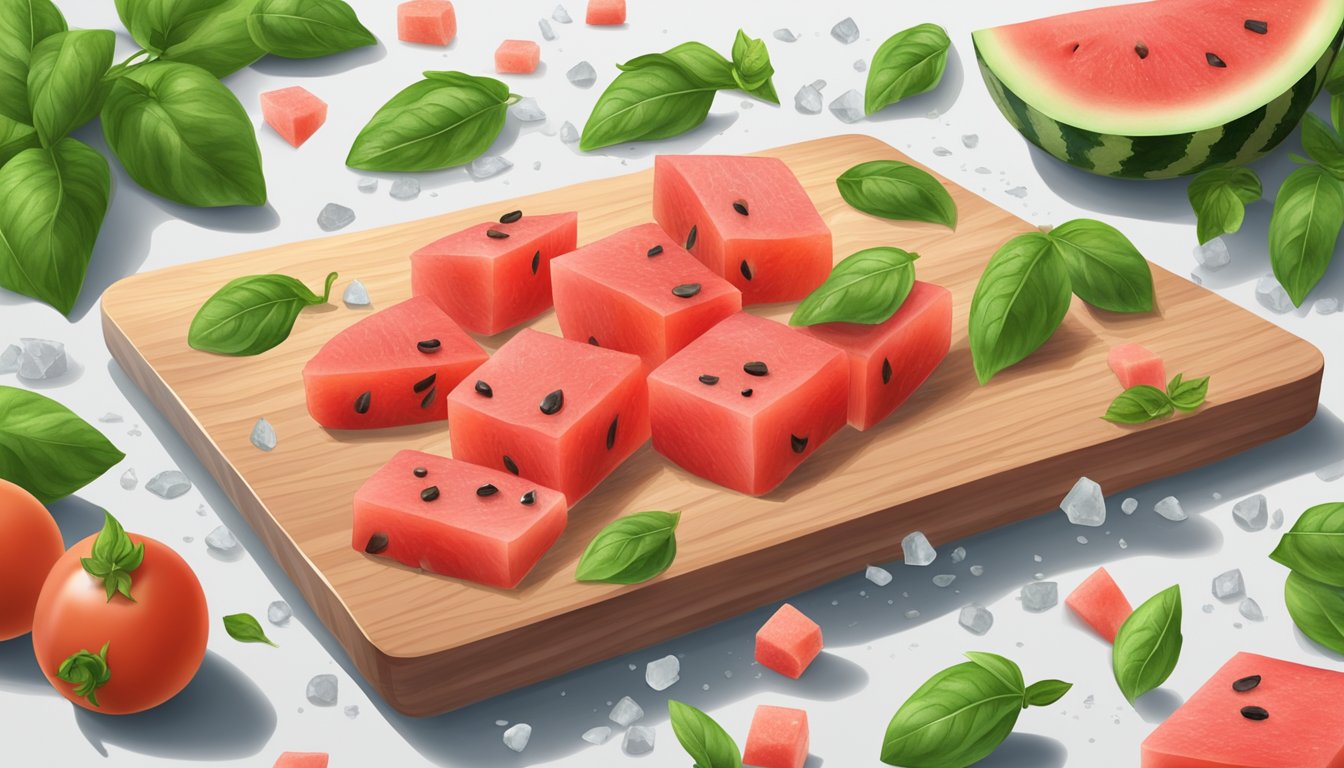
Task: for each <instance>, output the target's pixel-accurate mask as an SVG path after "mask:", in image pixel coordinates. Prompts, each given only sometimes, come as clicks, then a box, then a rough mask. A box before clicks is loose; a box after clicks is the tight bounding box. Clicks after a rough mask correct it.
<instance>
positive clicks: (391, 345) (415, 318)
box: [303, 298, 486, 429]
mask: <svg viewBox="0 0 1344 768" xmlns="http://www.w3.org/2000/svg"><path fill="white" fill-rule="evenodd" d="M485 360H486V354H485V350H483V349H481V347H480V346H479V345H478V344H477V343H476V342H475V341H473V340H472V338H471V337H470V336H468V335H467V334H466V333H465V332H464V331H463V330H462V329H461V328H460V327H458V325H457V323H455V322H453V319H452V318H451V317H448V316H447V315H445V314H444V313H443V310H441V309H439V308H438V307H437V306H435V305H434V302H432V301H430V300H429V299H426V298H413V299H410V300H409V301H403V302H402V303H400V304H396V305H394V306H391V307H388V308H387V309H384V310H380V311H378V312H375V313H373V314H371V315H369V316H367V317H365V318H363V319H361V320H360V321H359V322H357V323H355V324H354V325H352V326H350V327H349V328H346V329H345V330H344V331H341V332H340V333H338V334H336V336H334V337H333V338H332V339H331V340H330V341H328V342H327V343H326V344H323V345H322V348H321V349H319V350H318V352H317V354H316V355H314V356H313V359H311V360H309V361H308V364H307V365H305V366H304V367H303V388H304V392H305V394H306V395H307V398H308V413H309V414H311V415H312V417H313V420H314V421H316V422H317V423H318V424H321V425H322V426H324V427H326V428H328V429H376V428H380V427H398V426H403V425H406V424H419V423H422V422H426V421H441V420H443V419H444V418H446V417H447V415H448V406H447V398H446V397H445V396H444V395H445V394H446V393H447V392H448V391H449V390H451V389H452V388H453V387H455V386H457V383H458V382H459V381H461V380H462V379H463V378H464V377H466V376H467V375H468V374H470V373H471V372H472V371H474V370H476V369H477V368H478V367H480V365H481V363H484V362H485Z"/></svg>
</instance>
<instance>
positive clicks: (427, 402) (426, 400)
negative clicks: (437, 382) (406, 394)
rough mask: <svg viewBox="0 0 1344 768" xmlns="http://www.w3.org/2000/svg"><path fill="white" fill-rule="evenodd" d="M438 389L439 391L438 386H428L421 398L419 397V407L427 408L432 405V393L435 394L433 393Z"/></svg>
mask: <svg viewBox="0 0 1344 768" xmlns="http://www.w3.org/2000/svg"><path fill="white" fill-rule="evenodd" d="M438 391H439V388H438V387H430V388H429V391H428V392H426V393H425V396H424V397H422V398H420V407H421V408H428V407H429V406H431V405H433V404H434V395H435V393H437V392H438Z"/></svg>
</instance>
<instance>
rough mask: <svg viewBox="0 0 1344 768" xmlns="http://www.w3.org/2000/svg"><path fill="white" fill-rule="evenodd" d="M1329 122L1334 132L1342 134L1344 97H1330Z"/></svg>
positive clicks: (1336, 60) (1337, 60)
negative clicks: (1332, 125)
mask: <svg viewBox="0 0 1344 768" xmlns="http://www.w3.org/2000/svg"><path fill="white" fill-rule="evenodd" d="M1341 61H1344V57H1341V58H1338V59H1335V63H1336V64H1338V63H1339V62H1341ZM1330 122H1331V123H1332V124H1334V126H1335V130H1336V131H1339V132H1341V133H1344V95H1341V94H1338V93H1337V94H1335V95H1334V96H1331V97H1330Z"/></svg>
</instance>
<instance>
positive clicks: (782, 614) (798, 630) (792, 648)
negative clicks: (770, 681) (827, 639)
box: [756, 603, 823, 680]
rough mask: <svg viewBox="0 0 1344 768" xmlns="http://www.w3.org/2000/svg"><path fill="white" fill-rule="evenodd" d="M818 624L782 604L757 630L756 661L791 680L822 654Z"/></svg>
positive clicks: (790, 606)
mask: <svg viewBox="0 0 1344 768" xmlns="http://www.w3.org/2000/svg"><path fill="white" fill-rule="evenodd" d="M822 645H823V642H822V638H821V627H820V626H818V625H817V623H816V622H815V621H813V620H811V619H809V618H808V617H807V616H806V615H804V614H803V612H802V611H800V610H798V609H797V608H794V607H793V606H792V605H789V604H788V603H785V604H783V605H781V606H780V607H779V610H778V611H775V615H773V616H771V617H770V620H769V621H767V622H765V624H764V626H762V627H761V628H760V629H759V630H757V632H756V661H757V662H758V663H760V665H761V666H763V667H765V668H766V669H771V670H774V671H775V672H778V673H779V674H781V675H784V676H785V677H791V678H793V679H794V680H797V679H798V678H800V677H802V676H803V673H804V672H806V671H807V668H808V667H809V666H811V664H812V661H813V660H814V659H816V658H817V656H819V655H820V654H821V648H822Z"/></svg>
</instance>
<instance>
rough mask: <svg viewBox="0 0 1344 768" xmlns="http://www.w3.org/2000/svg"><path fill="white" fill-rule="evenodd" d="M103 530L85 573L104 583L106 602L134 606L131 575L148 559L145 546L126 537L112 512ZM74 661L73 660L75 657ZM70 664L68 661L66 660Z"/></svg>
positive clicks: (82, 561)
mask: <svg viewBox="0 0 1344 768" xmlns="http://www.w3.org/2000/svg"><path fill="white" fill-rule="evenodd" d="M103 514H104V515H106V518H105V519H104V520H103V530H102V532H100V533H99V534H98V538H96V539H94V540H93V551H92V552H91V553H90V555H91V556H90V557H81V558H80V559H79V562H80V564H81V565H83V566H84V570H85V571H87V572H88V573H89V575H90V576H93V577H94V578H95V579H99V580H101V581H102V582H103V589H104V590H106V591H107V602H109V603H110V602H112V598H113V597H115V596H116V595H118V594H120V595H121V596H123V597H125V598H126V599H127V600H130V601H131V602H132V603H134V602H135V598H134V597H131V572H132V571H134V570H135V569H136V568H139V567H140V563H142V562H144V559H145V545H144V543H143V542H142V543H140V544H138V545H137V544H136V543H135V542H133V541H131V537H130V536H127V535H126V531H125V530H124V529H122V527H121V523H119V522H117V519H116V518H115V517H113V516H112V514H111V513H109V512H104V513H103ZM72 658H73V657H72ZM67 661H68V660H67Z"/></svg>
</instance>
